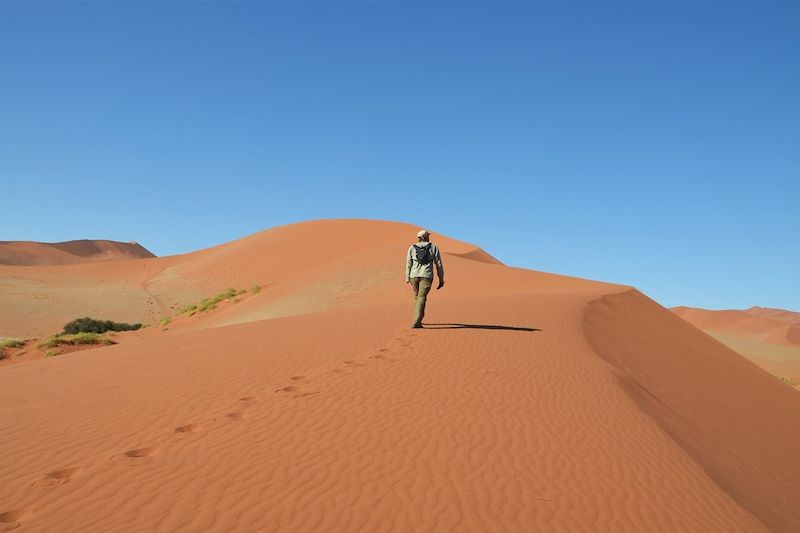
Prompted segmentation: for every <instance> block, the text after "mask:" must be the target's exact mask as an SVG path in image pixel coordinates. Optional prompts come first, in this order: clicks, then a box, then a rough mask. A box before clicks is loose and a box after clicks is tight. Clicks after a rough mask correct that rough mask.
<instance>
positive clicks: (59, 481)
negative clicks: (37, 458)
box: [33, 466, 83, 487]
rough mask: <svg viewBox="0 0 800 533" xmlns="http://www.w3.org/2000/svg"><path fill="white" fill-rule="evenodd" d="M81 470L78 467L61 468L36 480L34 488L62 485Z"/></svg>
mask: <svg viewBox="0 0 800 533" xmlns="http://www.w3.org/2000/svg"><path fill="white" fill-rule="evenodd" d="M81 470H83V469H82V468H81V467H79V466H73V467H71V468H62V469H61V470H54V471H52V472H50V473H49V474H47V475H45V476H44V477H42V478H40V479H37V480H36V481H34V482H33V485H34V486H37V487H55V486H57V485H63V484H64V483H66V482H67V481H69V480H70V479H71V478H73V477H74V476H76V475H77V474H78V472H80V471H81Z"/></svg>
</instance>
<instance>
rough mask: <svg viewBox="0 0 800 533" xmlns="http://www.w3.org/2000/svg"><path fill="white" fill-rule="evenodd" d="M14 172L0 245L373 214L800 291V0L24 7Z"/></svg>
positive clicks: (502, 242) (500, 251) (594, 267)
mask: <svg viewBox="0 0 800 533" xmlns="http://www.w3.org/2000/svg"><path fill="white" fill-rule="evenodd" d="M0 185H1V187H0V194H1V195H2V207H0V240H37V241H49V242H52V241H61V240H69V239H80V238H106V239H113V240H122V241H130V240H136V241H139V242H141V243H142V244H143V245H144V246H146V247H147V248H149V249H150V250H152V251H153V252H154V253H156V254H158V255H168V254H174V253H181V252H186V251H191V250H194V249H198V248H202V247H207V246H211V245H215V244H219V243H222V242H225V241H229V240H232V239H236V238H239V237H243V236H245V235H248V234H250V233H253V232H256V231H259V230H262V229H265V228H268V227H271V226H275V225H280V224H286V223H291V222H295V221H300V220H308V219H318V218H351V217H354V218H377V219H388V220H399V221H405V222H411V223H414V224H418V225H420V226H425V227H429V228H430V229H432V230H433V231H435V232H441V233H445V234H447V235H449V236H452V237H455V238H459V239H462V240H466V241H469V242H473V243H475V244H478V245H480V246H482V247H484V248H485V249H486V250H487V251H489V252H490V253H492V254H493V255H495V256H497V257H498V258H499V259H501V260H502V261H504V262H505V263H507V264H510V265H514V266H522V267H526V268H532V269H536V270H545V271H550V272H558V273H563V274H570V275H576V276H581V277H587V278H593V279H600V280H606V281H615V282H621V283H626V284H631V285H634V286H636V287H638V288H639V289H641V290H642V291H644V292H645V293H647V294H648V295H650V296H651V297H653V298H654V299H656V300H658V301H659V302H660V303H662V304H664V305H668V306H673V305H680V304H685V305H694V306H702V307H709V308H736V307H749V306H751V305H762V306H773V307H783V308H789V309H800V282H798V272H800V237H799V236H800V3H796V2H795V3H766V2H744V3H724V2H715V3H711V2H703V3H691V2H680V3H661V2H640V3H637V2H624V3H597V2H592V3H557V2H546V3H496V2H492V3H489V2H487V3H454V2H439V3H416V2H402V3H388V2H374V3H294V2H284V3H255V2H250V3H248V2H241V3H208V2H206V3H194V2H176V3H156V2H144V3H141V2H137V3H124V2H113V3H70V2H57V3H32V4H31V3H27V2H16V3H15V2H11V3H6V2H4V3H0ZM342 242H343V245H344V246H348V247H350V246H358V239H357V238H350V237H348V236H342ZM403 253H404V250H398V256H402V254H403ZM475 282H476V283H491V280H486V279H481V280H475Z"/></svg>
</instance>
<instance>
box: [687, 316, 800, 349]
mask: <svg viewBox="0 0 800 533" xmlns="http://www.w3.org/2000/svg"><path fill="white" fill-rule="evenodd" d="M672 312H674V313H675V314H676V315H678V316H679V317H681V318H683V319H684V320H686V321H688V322H690V323H692V324H694V325H695V326H697V327H698V328H700V329H702V330H704V331H714V332H717V333H726V334H729V335H735V336H737V337H741V338H745V339H752V340H757V341H763V342H768V343H771V344H777V345H780V346H789V347H800V313H794V312H792V311H786V310H784V309H769V308H765V307H751V308H750V309H746V310H743V311H739V310H725V311H711V310H708V309H698V308H694V307H674V308H672Z"/></svg>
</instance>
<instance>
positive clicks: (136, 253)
mask: <svg viewBox="0 0 800 533" xmlns="http://www.w3.org/2000/svg"><path fill="white" fill-rule="evenodd" d="M135 257H155V256H154V255H153V254H152V253H151V252H150V251H148V250H147V249H146V248H144V247H143V246H142V245H141V244H139V243H136V242H117V241H104V240H88V239H84V240H80V241H66V242H53V243H47V242H31V241H0V264H2V265H28V266H30V265H71V264H75V263H88V262H91V261H113V260H118V259H132V258H135Z"/></svg>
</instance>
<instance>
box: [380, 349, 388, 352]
mask: <svg viewBox="0 0 800 533" xmlns="http://www.w3.org/2000/svg"><path fill="white" fill-rule="evenodd" d="M378 351H379V352H388V351H389V348H381V349H380V350H378Z"/></svg>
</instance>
